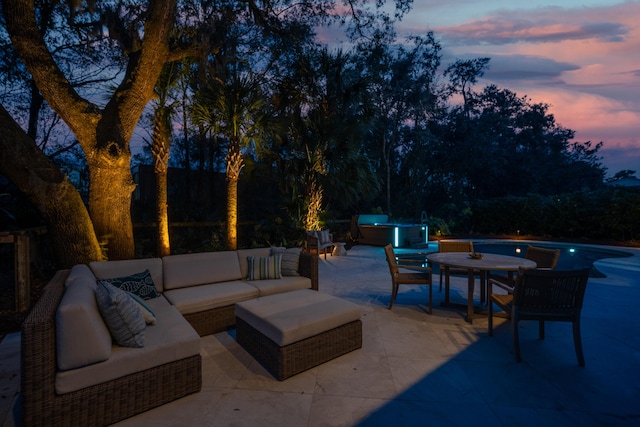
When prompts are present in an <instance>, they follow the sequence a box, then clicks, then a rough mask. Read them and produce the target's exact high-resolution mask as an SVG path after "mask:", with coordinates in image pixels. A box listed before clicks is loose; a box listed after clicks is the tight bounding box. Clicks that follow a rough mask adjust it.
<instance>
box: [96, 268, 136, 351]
mask: <svg viewBox="0 0 640 427" xmlns="http://www.w3.org/2000/svg"><path fill="white" fill-rule="evenodd" d="M96 302H97V303H98V309H99V310H100V313H101V314H102V318H103V319H104V323H106V324H107V328H108V329H109V332H110V333H111V336H112V337H113V339H114V341H115V342H116V344H118V345H119V346H122V347H144V332H145V329H146V328H147V325H146V324H145V322H144V317H143V316H142V312H140V309H139V308H138V306H137V305H136V303H135V302H134V301H133V299H132V298H131V297H130V296H129V295H128V294H127V292H125V291H123V290H121V289H118V288H116V287H115V286H113V285H111V284H109V282H106V281H102V280H101V281H99V282H98V286H97V288H96Z"/></svg>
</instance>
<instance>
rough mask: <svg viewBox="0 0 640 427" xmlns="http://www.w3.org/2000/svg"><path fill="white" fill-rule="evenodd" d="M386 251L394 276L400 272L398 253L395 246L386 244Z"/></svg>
mask: <svg viewBox="0 0 640 427" xmlns="http://www.w3.org/2000/svg"><path fill="white" fill-rule="evenodd" d="M384 253H385V255H386V256H387V264H389V270H390V271H391V275H392V276H394V275H395V274H396V273H398V271H399V269H398V263H397V262H396V254H395V252H394V251H393V246H391V245H386V246H385V247H384Z"/></svg>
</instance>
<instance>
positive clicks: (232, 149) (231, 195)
mask: <svg viewBox="0 0 640 427" xmlns="http://www.w3.org/2000/svg"><path fill="white" fill-rule="evenodd" d="M243 167H244V162H243V160H242V154H240V142H239V141H237V140H232V141H230V143H229V154H228V156H227V247H228V249H229V250H230V251H235V250H237V249H238V182H239V181H240V172H241V171H242V168H243Z"/></svg>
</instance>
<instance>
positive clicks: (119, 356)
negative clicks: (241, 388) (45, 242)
mask: <svg viewBox="0 0 640 427" xmlns="http://www.w3.org/2000/svg"><path fill="white" fill-rule="evenodd" d="M272 250H273V249H272V248H257V249H246V250H238V251H222V252H207V253H195V254H184V255H171V256H167V257H164V258H161V259H160V258H149V259H139V260H123V261H106V262H93V263H91V264H90V265H88V266H87V265H76V266H74V267H73V268H72V269H71V270H64V271H59V272H57V273H56V275H55V276H54V277H53V279H52V280H51V281H50V282H49V283H48V284H47V286H46V287H45V289H44V290H43V293H42V296H41V297H40V299H39V300H38V302H37V303H36V305H35V306H34V308H33V309H32V311H31V313H30V314H29V316H28V317H27V319H26V320H25V322H24V324H23V327H22V350H21V358H22V363H21V412H22V425H24V426H32V425H56V426H57V425H83V426H89V425H107V424H111V423H115V422H117V421H119V420H122V419H124V418H128V417H130V416H133V415H135V414H138V413H141V412H144V411H147V410H149V409H151V408H154V407H156V406H160V405H162V404H165V403H168V402H170V401H172V400H175V399H178V398H181V397H184V396H186V395H188V394H191V393H195V392H198V391H199V390H200V388H201V386H202V360H201V356H200V336H204V335H209V334H213V333H216V332H220V331H224V330H226V329H229V328H232V327H234V326H235V321H236V320H235V315H234V308H235V303H237V302H241V301H247V300H250V299H253V298H256V297H259V296H265V295H274V294H278V293H282V292H288V291H294V290H299V289H313V290H317V289H318V259H317V257H316V256H312V255H311V254H308V253H305V252H301V251H299V250H291V249H287V250H285V251H292V252H294V253H296V254H297V253H299V256H298V266H297V267H298V268H297V271H295V270H292V265H291V264H289V269H288V274H289V275H284V274H285V273H286V272H287V271H286V270H285V269H284V264H283V270H282V271H283V276H282V277H281V278H277V279H269V278H267V279H264V278H263V277H255V274H254V273H257V267H256V268H254V269H252V270H251V271H250V268H249V267H250V266H249V263H248V257H255V258H254V259H256V260H257V259H259V258H262V257H267V256H269V255H270V254H271V253H272ZM281 250H284V248H281ZM283 257H284V256H283ZM287 258H288V259H289V261H291V260H292V259H293V258H292V255H291V252H290V253H289V255H288V256H287ZM294 267H295V263H294ZM140 273H143V275H144V274H146V277H147V280H149V279H148V278H149V276H150V277H151V278H152V280H153V284H154V285H155V288H156V291H157V295H158V296H155V295H154V298H150V299H146V300H143V301H142V300H141V302H142V305H141V306H139V307H140V309H141V311H146V313H147V315H149V313H151V314H153V315H155V324H147V325H146V327H145V328H144V334H143V335H144V345H143V346H142V347H125V346H120V345H117V344H113V337H112V334H111V329H110V328H111V325H110V324H109V325H108V326H107V325H106V324H105V320H104V319H103V315H104V313H102V309H103V306H102V305H101V306H100V307H98V305H99V303H98V302H97V300H100V299H101V297H100V295H102V294H103V292H102V291H100V292H99V291H98V290H97V288H98V287H100V286H102V285H103V284H102V283H100V282H101V280H104V279H115V278H122V277H125V276H131V275H136V274H140ZM252 275H253V276H254V277H252ZM248 278H252V279H254V280H247V279H248ZM257 279H262V280H257ZM116 282H117V280H116ZM154 293H155V292H154ZM142 307H144V309H143V308H142ZM147 320H149V319H148V318H147ZM147 323H149V322H147Z"/></svg>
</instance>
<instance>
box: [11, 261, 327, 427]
mask: <svg viewBox="0 0 640 427" xmlns="http://www.w3.org/2000/svg"><path fill="white" fill-rule="evenodd" d="M69 271H70V270H61V271H58V272H57V273H56V274H55V276H54V277H53V278H52V279H51V281H50V282H49V283H48V284H47V285H46V286H45V288H44V289H43V292H42V295H41V296H40V299H39V300H38V302H37V303H36V304H35V305H34V307H33V309H32V310H31V312H30V313H29V315H28V316H27V318H26V320H25V321H24V323H23V325H22V344H21V346H22V347H21V356H20V357H21V364H20V366H21V395H22V396H21V412H22V414H21V415H22V425H24V426H43V425H55V426H63V425H82V426H103V425H108V424H113V423H115V422H118V421H120V420H123V419H125V418H129V417H131V416H133V415H136V414H139V413H142V412H145V411H148V410H150V409H153V408H155V407H157V406H161V405H164V404H165V403H168V402H171V401H173V400H176V399H179V398H181V397H184V396H187V395H189V394H191V393H196V392H198V391H200V389H201V388H202V357H201V356H200V355H196V356H192V357H189V358H186V359H182V360H179V361H175V362H171V363H167V364H164V365H161V366H158V367H155V368H151V369H147V370H145V371H142V372H137V373H135V374H131V375H127V376H124V377H121V378H117V379H114V380H111V381H107V382H105V383H102V384H98V385H95V386H90V387H86V388H84V389H81V390H78V391H74V392H70V393H65V394H62V395H59V394H57V393H56V391H55V380H56V371H57V361H56V311H57V308H58V305H59V304H60V301H61V300H62V296H63V295H64V291H65V285H64V283H65V280H66V278H67V276H68V275H69ZM299 273H300V275H302V276H305V277H307V278H309V279H311V288H312V289H313V290H316V291H317V290H318V258H317V257H316V256H313V255H311V254H310V253H305V252H303V253H301V254H300V264H299ZM183 316H184V318H185V319H186V320H187V321H188V322H189V323H190V324H191V326H192V327H193V328H194V329H195V330H196V332H198V334H199V335H200V336H205V335H210V334H214V333H217V332H222V331H225V330H227V329H231V328H234V327H235V326H236V318H235V304H232V305H228V306H224V307H219V308H215V309H211V310H205V311H202V312H199V313H192V314H186V315H183Z"/></svg>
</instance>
